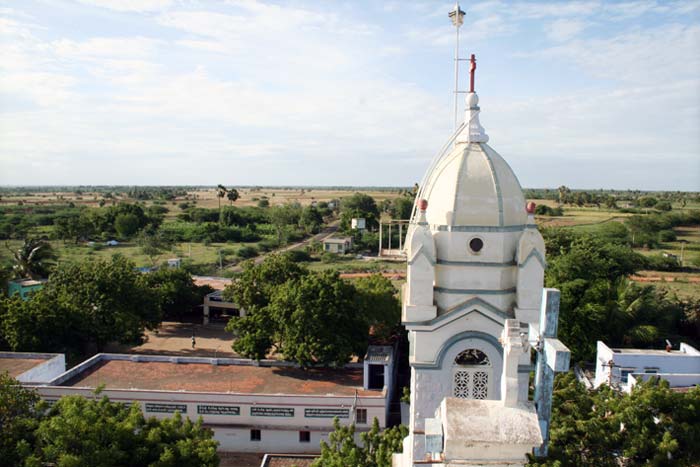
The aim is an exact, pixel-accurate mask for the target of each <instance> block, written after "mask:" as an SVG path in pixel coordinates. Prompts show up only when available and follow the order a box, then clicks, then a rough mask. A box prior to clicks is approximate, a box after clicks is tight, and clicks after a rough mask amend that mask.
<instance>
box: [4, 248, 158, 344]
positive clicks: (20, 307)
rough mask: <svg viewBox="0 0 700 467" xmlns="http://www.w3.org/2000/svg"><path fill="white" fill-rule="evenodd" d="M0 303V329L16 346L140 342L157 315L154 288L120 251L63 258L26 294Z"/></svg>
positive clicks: (156, 294) (8, 340) (156, 323)
mask: <svg viewBox="0 0 700 467" xmlns="http://www.w3.org/2000/svg"><path fill="white" fill-rule="evenodd" d="M1 303H2V306H0V311H1V312H2V314H1V315H0V324H1V329H0V331H1V332H2V333H3V338H4V339H5V341H7V343H8V344H9V346H10V347H11V348H12V349H13V350H15V351H17V350H22V351H41V352H66V353H69V354H73V355H74V354H84V353H86V352H89V351H90V350H91V347H95V348H96V350H98V351H100V350H101V349H103V348H104V346H105V345H106V344H107V343H109V342H115V341H116V342H121V343H135V342H140V341H141V339H142V337H143V332H144V329H154V328H155V327H156V326H158V325H159V324H160V321H161V309H160V303H159V296H158V293H157V292H156V291H154V290H152V289H151V288H149V287H148V285H147V284H146V282H145V279H144V276H143V275H142V274H140V273H139V272H138V271H136V269H135V266H134V264H133V263H132V262H130V261H128V260H126V259H124V258H123V257H122V256H120V255H115V256H113V257H112V259H111V260H98V261H88V262H84V263H80V264H62V265H60V266H59V267H58V268H57V270H56V271H55V272H54V273H53V274H52V275H51V278H50V280H49V281H48V282H47V284H46V285H45V286H44V288H43V289H42V290H40V291H38V292H37V293H35V294H34V295H32V297H31V298H30V299H29V300H27V301H23V300H21V299H19V298H18V297H14V298H10V299H5V300H3V301H2V302H1Z"/></svg>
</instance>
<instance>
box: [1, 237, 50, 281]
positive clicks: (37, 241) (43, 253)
mask: <svg viewBox="0 0 700 467" xmlns="http://www.w3.org/2000/svg"><path fill="white" fill-rule="evenodd" d="M5 246H6V247H7V249H8V250H10V251H11V252H12V256H13V257H14V259H15V264H14V266H13V267H12V269H13V271H14V272H15V274H16V275H17V276H19V277H21V278H27V279H29V278H31V279H38V278H40V277H46V276H48V274H49V271H50V269H51V268H53V266H54V265H55V264H56V261H55V260H56V254H55V253H54V251H53V248H52V247H51V244H50V243H49V242H48V241H47V240H46V239H45V238H27V239H25V240H24V243H23V244H22V245H21V246H20V247H19V249H17V250H16V251H15V250H12V249H11V248H10V247H9V245H7V243H6V244H5Z"/></svg>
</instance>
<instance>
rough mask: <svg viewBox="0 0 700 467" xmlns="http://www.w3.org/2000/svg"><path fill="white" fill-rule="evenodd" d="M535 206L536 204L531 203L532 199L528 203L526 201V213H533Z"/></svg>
mask: <svg viewBox="0 0 700 467" xmlns="http://www.w3.org/2000/svg"><path fill="white" fill-rule="evenodd" d="M536 207H537V205H536V204H535V203H533V202H532V201H530V202H529V203H527V206H525V210H526V211H527V213H528V214H534V213H535V208H536Z"/></svg>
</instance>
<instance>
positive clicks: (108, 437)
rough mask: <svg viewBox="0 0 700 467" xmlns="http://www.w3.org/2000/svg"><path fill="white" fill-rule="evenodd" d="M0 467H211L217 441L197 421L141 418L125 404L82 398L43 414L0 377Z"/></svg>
mask: <svg viewBox="0 0 700 467" xmlns="http://www.w3.org/2000/svg"><path fill="white" fill-rule="evenodd" d="M0 426H2V437H0V466H3V467H4V466H8V467H9V466H13V467H15V466H25V467H40V466H46V465H55V466H59V467H131V466H133V467H142V466H149V467H166V466H172V467H175V466H189V467H199V466H207V467H216V466H218V465H219V458H218V456H217V454H216V447H217V445H218V443H217V442H216V441H215V440H214V439H213V433H212V431H211V430H209V429H206V428H203V427H202V421H201V419H200V420H199V421H197V422H196V423H192V422H191V421H190V420H189V419H187V418H185V419H183V418H182V417H181V416H180V414H179V413H176V414H175V415H174V416H173V417H172V418H167V419H163V420H157V419H155V418H150V419H148V420H146V419H145V418H144V416H143V414H142V412H141V409H140V408H139V406H138V404H133V405H131V406H128V405H125V404H120V403H114V402H110V401H109V399H107V398H106V397H103V398H101V399H97V398H95V399H87V398H84V397H82V396H67V397H62V398H61V399H59V400H58V402H56V404H55V405H54V406H53V407H51V409H50V410H48V411H47V410H46V408H45V405H44V404H43V403H41V402H39V398H38V396H37V395H36V393H35V392H33V391H31V390H27V389H24V388H22V387H21V385H19V383H17V382H15V381H14V380H13V379H12V378H10V377H9V376H7V375H0Z"/></svg>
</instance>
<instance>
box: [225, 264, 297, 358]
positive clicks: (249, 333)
mask: <svg viewBox="0 0 700 467" xmlns="http://www.w3.org/2000/svg"><path fill="white" fill-rule="evenodd" d="M307 273H308V271H307V270H306V269H305V268H302V267H301V266H299V265H297V264H296V263H294V262H293V261H292V260H291V259H290V258H289V257H288V256H287V255H277V254H272V255H269V256H267V257H265V260H264V261H263V262H262V263H260V264H255V263H254V262H252V261H247V262H245V263H243V272H242V273H241V275H240V276H239V278H238V279H237V280H235V281H234V282H233V283H232V284H231V285H229V286H228V287H226V289H225V290H224V298H226V300H228V301H231V302H233V303H236V304H237V305H238V306H239V307H240V308H242V309H244V310H245V311H246V315H245V316H242V317H240V318H238V319H235V320H231V321H229V322H228V324H227V325H226V330H227V331H229V332H233V333H234V334H236V335H238V338H237V339H236V340H235V341H234V343H233V349H234V350H235V351H236V352H239V353H240V354H242V355H244V356H246V357H248V358H254V359H256V360H260V359H263V358H265V356H266V355H267V352H268V351H269V349H270V348H271V347H272V345H273V333H274V332H275V323H274V321H273V319H272V316H271V315H270V313H269V310H268V309H267V305H268V304H269V303H270V299H271V297H272V294H273V292H274V290H275V288H277V287H279V286H281V285H283V284H284V283H286V282H287V281H290V280H294V279H296V278H298V277H300V276H302V275H304V274H307Z"/></svg>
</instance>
